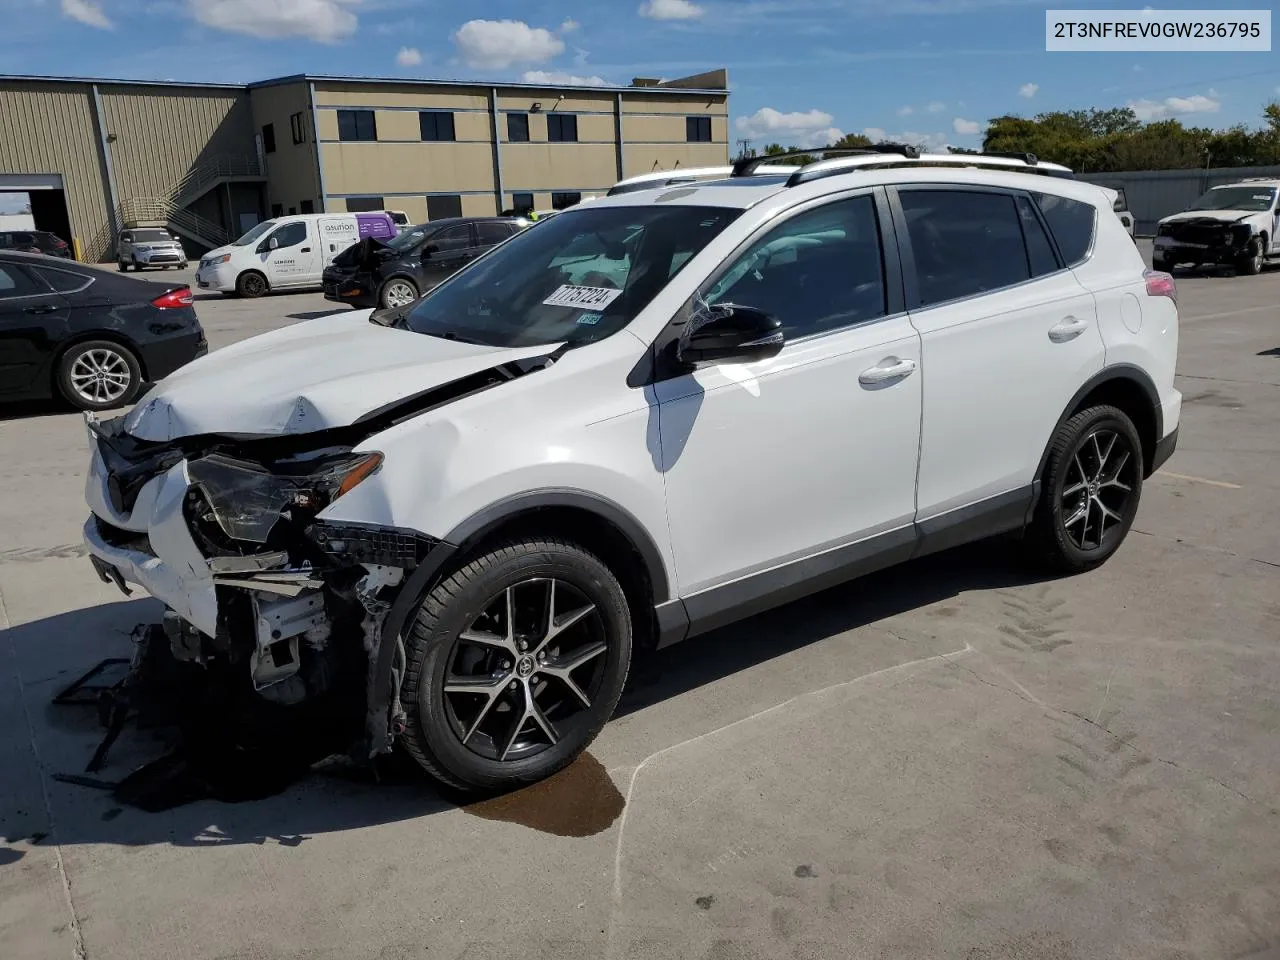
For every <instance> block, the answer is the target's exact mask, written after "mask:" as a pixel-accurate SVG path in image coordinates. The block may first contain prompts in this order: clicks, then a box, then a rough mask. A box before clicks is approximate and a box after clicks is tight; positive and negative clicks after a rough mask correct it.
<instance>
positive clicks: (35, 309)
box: [22, 306, 58, 313]
mask: <svg viewBox="0 0 1280 960" xmlns="http://www.w3.org/2000/svg"><path fill="white" fill-rule="evenodd" d="M57 309H58V308H57V307H50V306H43V307H27V309H25V310H23V311H22V312H23V313H53V312H54V311H55V310H57Z"/></svg>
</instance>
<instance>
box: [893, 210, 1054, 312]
mask: <svg viewBox="0 0 1280 960" xmlns="http://www.w3.org/2000/svg"><path fill="white" fill-rule="evenodd" d="M898 196H899V198H900V201H901V203H902V212H903V214H904V215H905V217H906V221H907V235H908V236H909V237H910V239H911V253H912V257H913V259H914V261H915V272H916V283H917V286H918V303H917V304H916V306H918V307H927V306H931V305H933V304H936V303H946V302H947V301H949V300H959V299H961V298H963V297H971V296H975V295H978V294H983V293H990V292H991V291H993V290H999V289H1001V288H1003V287H1009V286H1012V285H1014V284H1016V283H1022V282H1023V281H1026V280H1030V279H1031V266H1030V263H1029V260H1028V256H1027V247H1026V244H1025V242H1024V241H1023V237H1022V226H1021V224H1020V222H1019V216H1018V210H1017V206H1016V204H1015V201H1014V198H1013V196H1012V195H1010V194H1007V193H995V192H985V191H968V190H899V191H898Z"/></svg>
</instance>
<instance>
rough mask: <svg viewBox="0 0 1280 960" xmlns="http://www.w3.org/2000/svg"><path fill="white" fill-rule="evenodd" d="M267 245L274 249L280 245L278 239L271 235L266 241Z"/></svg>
mask: <svg viewBox="0 0 1280 960" xmlns="http://www.w3.org/2000/svg"><path fill="white" fill-rule="evenodd" d="M267 246H268V247H270V248H271V249H272V250H274V249H275V248H276V247H278V246H280V241H279V240H277V239H276V238H275V237H272V238H271V239H270V240H268V241H267Z"/></svg>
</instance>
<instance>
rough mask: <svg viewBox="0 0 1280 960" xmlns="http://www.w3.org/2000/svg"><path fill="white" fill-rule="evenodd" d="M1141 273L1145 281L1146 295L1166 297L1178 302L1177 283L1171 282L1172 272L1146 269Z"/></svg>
mask: <svg viewBox="0 0 1280 960" xmlns="http://www.w3.org/2000/svg"><path fill="white" fill-rule="evenodd" d="M1142 275H1143V277H1144V278H1145V279H1146V281H1147V296H1148V297H1168V298H1169V299H1170V300H1172V301H1173V302H1174V303H1177V302H1178V285H1177V284H1175V283H1174V282H1173V274H1170V273H1164V272H1162V271H1160V270H1146V271H1144V272H1143V274H1142Z"/></svg>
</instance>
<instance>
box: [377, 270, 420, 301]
mask: <svg viewBox="0 0 1280 960" xmlns="http://www.w3.org/2000/svg"><path fill="white" fill-rule="evenodd" d="M380 299H381V300H382V306H383V307H387V308H390V307H403V306H405V305H406V304H410V303H413V301H415V300H417V299H418V288H417V286H416V285H415V284H414V283H413V281H412V280H405V279H404V278H403V277H395V278H393V279H391V280H388V281H387V282H386V283H385V284H383V286H382V297H381V298H380Z"/></svg>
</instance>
